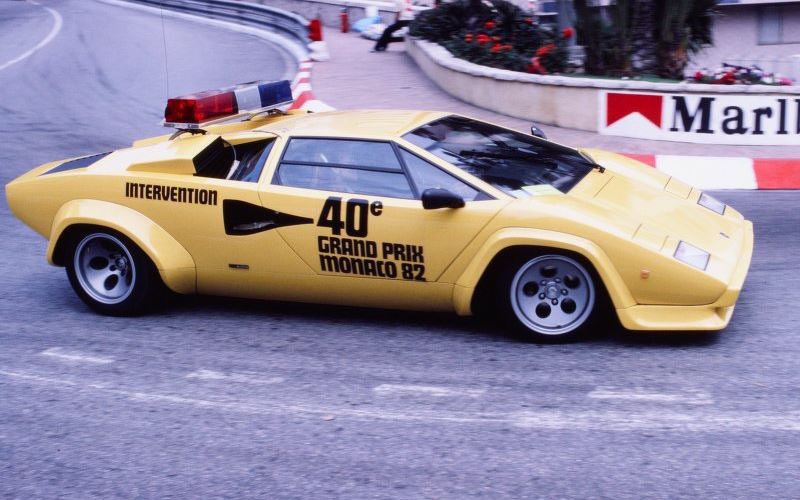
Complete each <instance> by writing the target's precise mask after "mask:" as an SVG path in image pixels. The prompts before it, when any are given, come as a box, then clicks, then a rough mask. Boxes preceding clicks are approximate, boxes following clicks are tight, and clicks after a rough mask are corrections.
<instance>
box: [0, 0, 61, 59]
mask: <svg viewBox="0 0 800 500" xmlns="http://www.w3.org/2000/svg"><path fill="white" fill-rule="evenodd" d="M27 1H28V3H30V4H33V5H38V6H39V7H41V8H43V9H44V10H46V11H47V12H49V13H50V15H51V16H53V27H52V28H50V32H49V33H48V34H47V36H46V37H44V38H42V40H41V41H40V42H39V43H37V44H36V45H35V46H33V47H31V48H30V49H28V50H27V51H25V52H23V53H22V54H20V55H18V56H17V57H15V58H14V59H12V60H10V61H6V62H4V63H3V64H0V71H3V70H4V69H6V68H8V67H10V66H13V65H15V64H17V63H18V62H20V61H23V60H25V59H27V58H29V57H30V56H32V55H33V54H35V53H36V52H37V51H39V50H40V49H42V48H43V47H44V46H45V45H47V44H48V43H50V42H52V41H53V38H55V37H56V36H57V35H58V33H59V32H60V31H61V26H62V25H63V24H64V20H63V19H62V18H61V14H59V13H58V12H57V11H55V10H53V9H51V8H50V7H45V6H44V5H42V4H40V3H39V2H36V1H35V0H27Z"/></svg>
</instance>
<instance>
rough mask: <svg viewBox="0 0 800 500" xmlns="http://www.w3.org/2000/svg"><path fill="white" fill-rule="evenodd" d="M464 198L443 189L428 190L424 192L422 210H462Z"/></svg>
mask: <svg viewBox="0 0 800 500" xmlns="http://www.w3.org/2000/svg"><path fill="white" fill-rule="evenodd" d="M463 206H464V198H462V197H460V196H459V195H457V194H455V193H453V192H452V191H448V190H446V189H442V188H431V189H426V190H425V191H423V192H422V208H424V209H425V210H434V209H437V208H461V207H463Z"/></svg>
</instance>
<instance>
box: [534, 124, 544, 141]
mask: <svg viewBox="0 0 800 500" xmlns="http://www.w3.org/2000/svg"><path fill="white" fill-rule="evenodd" d="M531 135H533V136H536V137H539V138H541V139H547V136H546V135H545V133H544V131H543V130H542V129H540V128H539V127H537V126H536V125H531Z"/></svg>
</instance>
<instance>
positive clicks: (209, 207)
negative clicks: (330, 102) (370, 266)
mask: <svg viewBox="0 0 800 500" xmlns="http://www.w3.org/2000/svg"><path fill="white" fill-rule="evenodd" d="M227 139H228V140H225V141H222V140H220V141H219V144H217V143H216V142H215V143H214V144H212V146H210V147H209V149H208V150H206V151H204V152H203V154H202V155H200V156H198V158H200V159H199V160H197V162H196V163H197V166H196V168H197V170H198V171H197V174H195V175H192V176H186V175H182V176H172V177H171V178H170V179H171V180H175V181H176V182H175V183H176V184H177V185H178V188H177V189H179V190H180V191H179V192H178V193H177V195H176V198H177V199H178V201H181V202H182V203H171V204H169V205H167V204H164V203H162V204H161V205H160V206H159V207H158V209H159V210H160V212H159V214H154V215H153V217H155V220H158V221H159V222H160V223H161V224H162V226H164V228H165V229H167V231H168V232H169V233H170V234H171V235H173V236H174V237H175V238H176V239H177V240H178V241H179V242H180V243H181V244H182V245H183V246H184V247H185V248H186V250H187V251H188V252H189V254H190V255H191V256H192V258H193V260H194V263H195V267H196V273H197V290H198V292H199V293H204V294H215V295H230V296H239V297H264V296H265V294H264V293H263V291H264V290H265V289H268V288H269V286H270V283H272V282H273V281H274V275H275V274H285V273H289V274H292V275H296V274H303V273H307V274H312V275H313V274H314V272H313V270H311V269H310V268H309V267H308V266H307V265H306V264H305V263H304V262H303V261H302V260H301V259H300V258H299V257H298V256H297V254H295V252H294V251H292V249H291V248H289V246H288V244H287V243H286V242H285V241H284V239H283V238H281V237H280V235H278V233H277V232H275V231H272V230H270V229H274V227H272V226H265V225H263V224H264V221H265V220H267V221H269V220H270V217H269V216H270V215H271V214H266V217H265V216H264V214H263V213H262V212H261V211H262V207H261V200H260V197H259V180H260V178H261V176H262V173H263V172H264V171H265V167H266V165H267V164H268V162H269V160H270V158H271V155H272V154H273V152H274V151H275V145H276V143H277V142H278V140H279V139H278V138H277V137H276V136H274V135H271V134H265V133H243V134H238V135H236V136H232V137H228V138H227ZM162 177H163V176H162ZM158 184H171V183H168V182H166V181H163V180H162V181H161V182H159V183H158ZM167 187H169V186H167ZM164 189H167V188H162V191H163V190H164ZM165 210H166V211H168V212H166V213H165V212H164V211H165ZM144 213H146V214H148V213H147V212H144Z"/></svg>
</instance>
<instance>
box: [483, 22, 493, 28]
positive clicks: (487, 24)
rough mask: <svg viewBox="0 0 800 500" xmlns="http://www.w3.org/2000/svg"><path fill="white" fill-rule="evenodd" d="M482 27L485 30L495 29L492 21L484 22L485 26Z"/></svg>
mask: <svg viewBox="0 0 800 500" xmlns="http://www.w3.org/2000/svg"><path fill="white" fill-rule="evenodd" d="M483 27H484V28H486V29H487V30H493V29H494V27H495V24H494V21H486V24H484V25H483Z"/></svg>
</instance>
